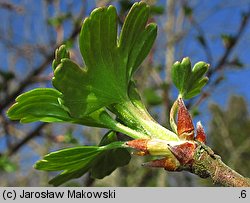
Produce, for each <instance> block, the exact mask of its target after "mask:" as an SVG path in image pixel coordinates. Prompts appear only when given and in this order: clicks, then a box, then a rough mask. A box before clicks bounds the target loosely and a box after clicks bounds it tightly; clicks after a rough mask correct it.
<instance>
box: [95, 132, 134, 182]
mask: <svg viewBox="0 0 250 203" xmlns="http://www.w3.org/2000/svg"><path fill="white" fill-rule="evenodd" d="M116 141H117V136H116V133H115V132H114V131H109V132H108V133H106V134H105V135H104V136H103V138H102V140H101V142H100V144H99V146H103V145H107V144H110V143H112V142H116ZM130 159H131V155H130V153H129V152H128V150H127V149H125V148H115V149H111V150H107V151H104V152H103V153H101V154H100V155H99V156H98V157H97V158H96V159H95V162H94V164H93V166H92V168H91V171H90V172H91V176H92V177H93V178H98V179H102V178H104V177H105V176H108V175H110V174H111V173H112V172H113V171H114V170H115V169H116V168H118V167H121V166H125V165H127V164H128V163H129V161H130Z"/></svg>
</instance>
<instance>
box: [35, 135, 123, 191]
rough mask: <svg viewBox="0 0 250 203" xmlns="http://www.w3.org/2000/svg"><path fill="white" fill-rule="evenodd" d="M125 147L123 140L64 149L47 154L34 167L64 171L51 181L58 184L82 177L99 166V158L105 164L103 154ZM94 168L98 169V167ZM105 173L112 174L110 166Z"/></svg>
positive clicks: (119, 163) (119, 164)
mask: <svg viewBox="0 0 250 203" xmlns="http://www.w3.org/2000/svg"><path fill="white" fill-rule="evenodd" d="M112 140H113V139H112ZM123 147H124V143H123V142H112V143H110V144H108V145H105V146H79V147H74V148H67V149H62V150H59V151H56V152H51V153H50V154H47V155H45V156H44V158H43V159H42V160H39V161H37V162H36V164H35V165H34V168H36V169H38V170H45V171H63V172H62V173H60V174H59V175H57V176H56V177H55V178H53V179H52V180H50V182H49V183H50V184H53V185H55V186H58V185H60V184H62V183H64V182H66V181H68V180H70V179H73V178H78V177H81V176H82V175H84V174H85V173H86V172H88V171H90V170H91V169H92V168H95V167H97V166H99V163H98V162H97V160H99V161H100V164H103V163H104V162H103V160H101V159H100V157H101V156H102V157H104V155H109V154H106V153H107V152H115V151H113V150H115V149H117V148H123ZM106 158H108V159H112V158H114V157H113V156H111V157H109V156H106ZM106 160H107V159H106ZM116 162H117V161H116ZM116 162H114V163H116ZM118 166H121V162H118V164H117V163H116V167H118ZM94 170H95V171H96V169H94ZM113 170H114V169H113ZM111 172H112V171H111ZM104 173H106V174H110V168H108V170H107V171H106V172H105V171H104V172H102V174H104Z"/></svg>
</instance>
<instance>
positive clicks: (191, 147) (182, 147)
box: [169, 141, 196, 165]
mask: <svg viewBox="0 0 250 203" xmlns="http://www.w3.org/2000/svg"><path fill="white" fill-rule="evenodd" d="M169 149H170V150H171V152H172V153H173V155H174V156H175V157H176V158H177V159H178V161H179V162H180V163H181V164H182V165H186V164H190V163H192V161H193V157H194V153H195V149H196V145H195V143H194V142H188V141H187V142H185V143H182V144H179V145H173V146H172V145H169Z"/></svg>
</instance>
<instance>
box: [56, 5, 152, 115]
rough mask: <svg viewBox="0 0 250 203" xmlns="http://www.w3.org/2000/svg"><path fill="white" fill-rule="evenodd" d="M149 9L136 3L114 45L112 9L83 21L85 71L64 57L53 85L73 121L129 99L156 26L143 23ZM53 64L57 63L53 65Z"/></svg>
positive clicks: (114, 33) (95, 11) (109, 8)
mask: <svg viewBox="0 0 250 203" xmlns="http://www.w3.org/2000/svg"><path fill="white" fill-rule="evenodd" d="M148 15H149V7H148V6H147V5H146V4H145V3H135V4H134V5H133V7H132V8H131V10H130V12H129V14H128V16H127V17H126V19H125V23H124V26H123V28H122V31H121V37H120V39H119V40H118V42H117V18H118V17H117V13H116V10H115V8H114V7H113V6H109V7H108V8H98V9H95V10H94V11H93V12H92V13H91V15H90V17H88V18H86V19H85V20H84V22H83V25H82V29H81V33H80V37H79V46H80V51H81V54H82V56H83V59H84V62H85V64H86V66H87V67H86V68H80V67H79V66H78V65H77V64H75V63H74V62H73V61H71V60H69V59H67V57H66V59H65V58H64V59H61V62H60V64H59V65H57V68H56V69H55V74H54V78H53V85H54V87H55V88H56V89H58V90H59V91H60V92H61V93H62V94H63V96H62V103H63V105H65V107H67V108H68V109H69V112H70V115H71V116H73V117H75V118H80V117H83V116H86V115H88V114H90V113H92V112H94V111H96V110H97V109H100V108H102V107H105V106H108V105H110V104H114V103H120V102H123V101H127V100H129V98H128V94H127V92H128V85H129V83H130V80H131V77H132V74H133V73H134V72H135V70H136V69H137V68H138V66H139V65H140V63H141V62H142V61H143V59H144V58H145V57H146V56H147V54H148V52H149V51H150V49H151V47H152V45H153V42H154V40H155V37H156V26H155V25H154V24H150V25H148V26H147V27H146V28H145V26H146V23H147V20H148ZM55 64H56V63H55Z"/></svg>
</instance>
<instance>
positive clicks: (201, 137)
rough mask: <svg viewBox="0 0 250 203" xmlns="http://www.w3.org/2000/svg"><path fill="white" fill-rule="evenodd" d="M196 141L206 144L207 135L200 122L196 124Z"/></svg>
mask: <svg viewBox="0 0 250 203" xmlns="http://www.w3.org/2000/svg"><path fill="white" fill-rule="evenodd" d="M195 139H196V140H198V141H199V142H203V143H206V134H205V131H204V128H203V126H202V124H201V122H200V121H199V122H198V123H197V124H196V137H195Z"/></svg>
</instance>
